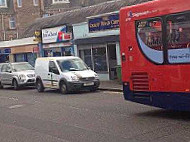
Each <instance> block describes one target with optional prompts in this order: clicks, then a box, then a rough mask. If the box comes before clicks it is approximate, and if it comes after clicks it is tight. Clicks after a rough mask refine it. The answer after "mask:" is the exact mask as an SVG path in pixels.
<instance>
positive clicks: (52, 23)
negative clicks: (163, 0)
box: [23, 0, 152, 37]
mask: <svg viewBox="0 0 190 142" xmlns="http://www.w3.org/2000/svg"><path fill="white" fill-rule="evenodd" d="M147 1H152V0H115V1H109V2H104V3H100V4H97V5H93V6H89V7H84V8H80V9H74V10H71V11H67V12H64V13H60V14H57V15H53V16H50V17H46V18H40V19H37V20H35V22H34V23H32V24H31V25H30V26H29V27H28V28H27V29H26V30H25V32H24V34H23V37H31V36H33V34H34V31H35V30H41V29H45V28H51V27H57V26H62V25H65V24H67V25H72V24H76V23H81V22H85V21H86V18H87V17H90V16H95V15H100V14H104V13H109V12H114V11H119V10H120V8H121V7H124V6H130V5H136V4H139V3H143V2H147Z"/></svg>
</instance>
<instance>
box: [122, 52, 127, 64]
mask: <svg viewBox="0 0 190 142" xmlns="http://www.w3.org/2000/svg"><path fill="white" fill-rule="evenodd" d="M121 58H122V61H123V62H125V61H126V57H125V53H122V54H121Z"/></svg>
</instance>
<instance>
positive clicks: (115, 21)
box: [88, 14, 119, 32]
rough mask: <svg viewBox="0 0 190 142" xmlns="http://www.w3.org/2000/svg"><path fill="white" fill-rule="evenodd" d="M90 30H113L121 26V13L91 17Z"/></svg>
mask: <svg viewBox="0 0 190 142" xmlns="http://www.w3.org/2000/svg"><path fill="white" fill-rule="evenodd" d="M88 25H89V32H96V31H104V30H112V29H118V28H119V14H112V15H108V16H102V17H98V18H93V19H89V21H88Z"/></svg>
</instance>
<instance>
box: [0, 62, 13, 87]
mask: <svg viewBox="0 0 190 142" xmlns="http://www.w3.org/2000/svg"><path fill="white" fill-rule="evenodd" d="M1 71H2V72H1V83H2V84H7V85H11V84H12V70H11V66H10V65H9V64H5V65H3V66H2V70H1Z"/></svg>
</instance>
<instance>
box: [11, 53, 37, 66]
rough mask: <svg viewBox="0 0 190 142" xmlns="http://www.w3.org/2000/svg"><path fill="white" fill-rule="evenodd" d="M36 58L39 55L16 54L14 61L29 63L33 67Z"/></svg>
mask: <svg viewBox="0 0 190 142" xmlns="http://www.w3.org/2000/svg"><path fill="white" fill-rule="evenodd" d="M36 58H37V54H36V53H21V54H14V60H15V62H28V63H30V64H31V65H32V66H34V64H35V60H36Z"/></svg>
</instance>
